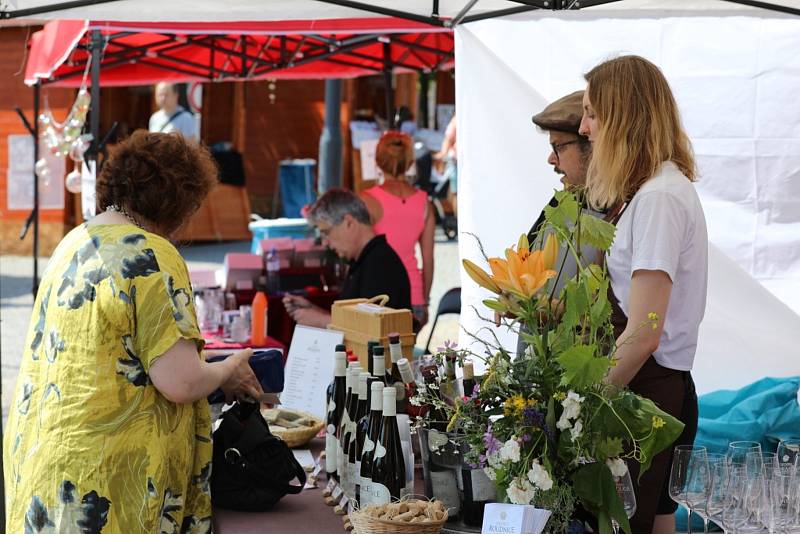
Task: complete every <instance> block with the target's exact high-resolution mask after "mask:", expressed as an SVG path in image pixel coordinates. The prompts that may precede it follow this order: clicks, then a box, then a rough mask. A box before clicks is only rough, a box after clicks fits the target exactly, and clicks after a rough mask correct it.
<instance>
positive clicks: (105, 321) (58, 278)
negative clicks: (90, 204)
mask: <svg viewBox="0 0 800 534" xmlns="http://www.w3.org/2000/svg"><path fill="white" fill-rule="evenodd" d="M191 296H192V290H191V286H190V282H189V274H188V271H187V268H186V264H185V263H184V261H183V259H182V258H181V257H180V255H179V254H178V251H177V250H176V249H175V247H173V246H172V245H171V244H170V243H169V242H168V241H166V240H165V239H163V238H161V237H159V236H157V235H155V234H151V233H148V232H144V231H142V230H140V229H139V228H137V227H136V226H133V225H97V226H87V225H82V226H80V227H78V228H76V229H74V230H73V231H72V232H70V233H69V234H68V235H67V236H66V237H65V238H64V240H63V241H62V242H61V244H59V246H58V248H57V249H56V251H55V252H54V253H53V256H52V258H51V260H50V263H49V265H48V267H47V270H46V272H45V274H44V277H43V279H42V282H41V286H40V288H39V293H38V295H37V296H36V302H35V304H34V309H33V317H32V319H31V325H30V327H29V330H28V335H27V340H26V342H25V352H24V354H23V358H22V364H21V367H20V373H19V378H18V380H17V387H16V392H15V395H14V399H13V400H12V405H11V409H10V413H9V416H8V425H7V427H6V434H5V442H4V444H3V454H4V458H5V489H6V514H7V523H6V532H8V533H17V532H20V533H21V532H25V533H28V532H31V533H37V532H48V533H50V532H58V533H62V532H65V533H68V532H81V533H89V532H103V533H125V534H128V533H134V532H136V533H139V532H143V533H144V532H147V533H177V532H181V533H183V532H191V533H195V532H211V498H210V491H209V477H210V475H211V450H212V449H211V423H210V418H209V408H208V403H207V402H206V401H205V399H203V400H200V401H197V402H195V403H194V404H184V405H179V404H175V403H173V402H170V401H168V400H167V399H166V398H165V397H164V396H163V395H161V394H160V393H159V392H158V390H156V388H155V387H154V386H153V384H152V382H151V381H150V377H149V375H148V371H149V369H150V366H151V365H152V364H153V362H154V361H155V360H156V359H157V358H158V357H159V356H160V355H162V354H164V352H166V351H167V349H169V348H170V347H171V346H172V345H173V344H174V343H175V342H176V341H178V340H179V339H181V338H184V339H190V340H193V341H195V342H196V343H197V346H198V349H200V348H202V343H203V341H202V337H201V335H200V331H199V329H198V327H197V319H196V317H195V312H194V308H193V305H192V298H191Z"/></svg>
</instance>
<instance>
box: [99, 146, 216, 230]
mask: <svg viewBox="0 0 800 534" xmlns="http://www.w3.org/2000/svg"><path fill="white" fill-rule="evenodd" d="M217 181H218V170H217V165H216V163H215V162H214V159H213V158H212V157H211V153H210V152H209V151H208V149H207V148H205V147H204V146H201V145H198V144H196V143H193V142H191V141H186V140H185V139H184V138H183V136H182V135H180V134H176V133H150V132H148V131H147V130H136V131H135V132H133V134H132V135H131V136H130V137H129V138H127V139H126V140H124V141H123V142H122V143H120V144H119V146H117V148H116V150H114V152H113V153H112V155H111V158H110V159H109V160H108V161H107V162H106V163H105V165H104V166H103V170H102V172H101V173H100V177H99V178H98V180H97V204H98V206H100V208H101V209H103V210H105V209H106V208H107V207H108V206H111V205H116V206H120V207H123V208H124V209H126V210H128V211H132V212H134V213H135V214H137V215H139V216H141V217H142V218H143V219H145V220H146V221H148V222H151V223H153V224H154V225H155V226H157V227H158V229H159V231H161V232H164V233H165V234H171V233H173V232H175V231H176V230H177V229H179V228H180V227H181V226H182V225H183V224H184V223H185V222H186V221H188V220H189V217H191V216H192V214H193V213H194V212H195V211H197V209H198V208H199V207H200V204H201V203H202V202H203V200H204V199H205V198H206V196H207V195H208V193H209V192H210V191H211V189H212V188H213V187H214V186H215V185H216V184H217Z"/></svg>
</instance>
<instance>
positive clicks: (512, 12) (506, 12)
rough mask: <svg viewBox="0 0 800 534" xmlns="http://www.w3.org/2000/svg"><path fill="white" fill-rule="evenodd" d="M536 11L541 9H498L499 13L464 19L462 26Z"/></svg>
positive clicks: (490, 12) (482, 14)
mask: <svg viewBox="0 0 800 534" xmlns="http://www.w3.org/2000/svg"><path fill="white" fill-rule="evenodd" d="M536 9H539V8H538V7H536V6H520V7H511V8H508V9H498V10H497V11H489V12H488V13H481V14H480V15H469V16H468V17H464V19H463V20H462V21H461V24H467V23H469V22H476V21H479V20H486V19H493V18H496V17H505V16H506V15H516V14H517V13H526V12H528V11H533V10H536Z"/></svg>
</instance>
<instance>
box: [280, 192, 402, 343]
mask: <svg viewBox="0 0 800 534" xmlns="http://www.w3.org/2000/svg"><path fill="white" fill-rule="evenodd" d="M308 220H309V221H310V222H311V224H313V225H314V226H316V228H317V230H318V231H319V233H320V235H321V236H322V242H323V244H325V245H326V246H328V247H329V248H331V249H333V250H334V251H335V252H336V253H337V254H338V255H339V256H340V257H341V258H344V259H346V260H349V261H350V268H349V269H348V272H347V278H345V280H344V282H343V283H342V291H341V293H340V295H339V298H340V299H343V300H344V299H354V298H372V297H376V296H378V295H387V296H388V297H389V302H388V303H387V306H389V307H391V308H395V309H403V308H406V309H410V308H411V286H410V284H409V281H408V274H407V273H406V268H405V267H404V266H403V262H402V261H401V260H400V257H399V256H398V255H397V253H396V252H395V251H394V249H392V247H390V246H389V244H388V243H387V242H386V236H384V235H376V234H375V231H374V230H373V228H372V223H371V221H370V217H369V212H368V211H367V207H366V206H365V205H364V202H363V201H362V200H361V199H360V198H358V195H356V194H355V193H353V192H352V191H347V190H344V189H331V190H330V191H328V192H327V193H325V194H324V195H322V196H321V197H320V198H319V199H318V200H317V201H316V202H315V203H314V205H313V206H311V209H310V210H309V212H308ZM283 305H284V307H285V308H286V311H287V312H288V313H289V315H290V316H291V317H292V319H294V321H295V322H296V323H297V324H301V325H306V326H316V327H319V328H325V327H327V326H328V324H330V322H331V313H330V310H326V309H324V308H321V307H320V306H316V305H314V304H312V303H311V302H310V301H309V300H308V299H307V298H305V297H301V296H299V295H286V296H285V297H283Z"/></svg>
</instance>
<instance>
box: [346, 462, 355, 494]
mask: <svg viewBox="0 0 800 534" xmlns="http://www.w3.org/2000/svg"><path fill="white" fill-rule="evenodd" d="M344 492H345V495H348V496H350V497H352V496H354V495H355V494H356V464H355V463H349V462H348V463H347V486H346V487H345V488H344Z"/></svg>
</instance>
